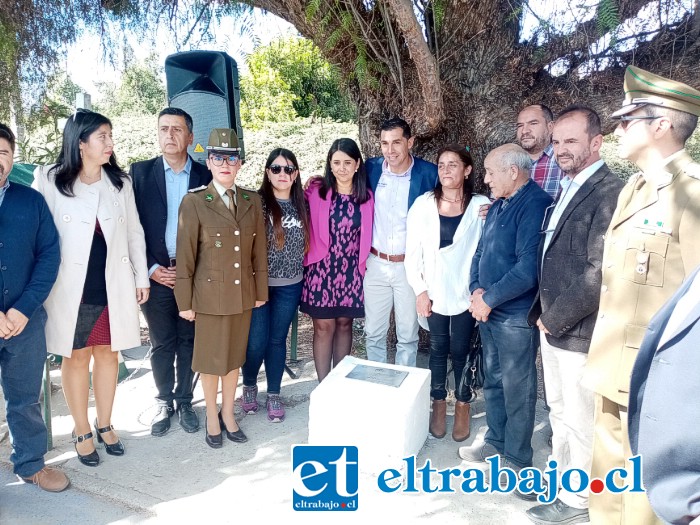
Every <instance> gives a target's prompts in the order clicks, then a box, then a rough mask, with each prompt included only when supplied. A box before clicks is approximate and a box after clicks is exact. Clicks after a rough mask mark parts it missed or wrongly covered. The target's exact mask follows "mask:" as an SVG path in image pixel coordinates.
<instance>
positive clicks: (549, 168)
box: [515, 104, 562, 200]
mask: <svg viewBox="0 0 700 525" xmlns="http://www.w3.org/2000/svg"><path fill="white" fill-rule="evenodd" d="M553 120H554V115H553V114H552V110H551V109H549V108H548V107H547V106H545V105H544V104H535V105H532V106H527V107H525V108H523V109H522V110H521V111H520V113H519V114H518V122H517V125H516V128H515V137H516V141H517V143H518V144H520V146H521V147H522V148H523V149H524V150H525V151H527V153H528V154H529V155H530V158H531V159H532V168H531V169H530V178H531V179H533V180H534V181H535V182H536V183H537V185H538V186H539V187H540V188H542V189H543V190H544V191H546V192H547V193H548V194H549V196H550V197H552V199H554V200H556V198H557V196H558V195H559V190H560V188H561V187H560V186H559V181H560V180H561V178H562V172H561V170H560V169H559V166H558V165H557V163H556V161H555V159H554V153H553V150H552V144H551V143H552V126H553V122H552V121H553Z"/></svg>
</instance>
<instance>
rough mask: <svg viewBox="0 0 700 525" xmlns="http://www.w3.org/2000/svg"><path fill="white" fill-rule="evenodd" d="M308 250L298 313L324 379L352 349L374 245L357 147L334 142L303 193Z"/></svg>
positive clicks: (370, 200)
mask: <svg viewBox="0 0 700 525" xmlns="http://www.w3.org/2000/svg"><path fill="white" fill-rule="evenodd" d="M306 198H307V200H308V202H309V216H310V221H311V223H310V238H309V251H308V253H307V254H306V257H305V258H304V285H303V289H302V293H301V307H300V310H301V311H302V312H304V313H307V314H309V315H310V316H311V318H312V319H313V324H314V339H313V352H314V363H315V365H316V373H317V375H318V380H319V381H322V380H323V379H324V378H325V377H326V376H327V375H328V373H329V372H330V371H331V365H332V366H336V365H337V364H338V363H339V362H340V361H341V360H342V359H343V358H344V357H345V356H346V355H349V354H350V350H351V349H352V321H353V319H355V318H356V317H364V315H365V308H364V295H363V291H362V279H363V277H364V274H365V268H366V262H367V256H368V255H369V250H370V248H371V244H372V219H373V216H374V200H373V198H372V192H371V191H370V190H369V188H368V187H367V174H366V172H365V164H364V161H363V160H362V154H361V153H360V148H358V146H357V144H356V143H355V141H354V140H352V139H347V138H343V139H337V140H336V141H335V142H333V144H332V145H331V148H330V151H329V152H328V157H327V159H326V169H325V174H324V177H323V179H321V180H320V181H313V182H312V184H311V185H310V186H309V189H308V190H306Z"/></svg>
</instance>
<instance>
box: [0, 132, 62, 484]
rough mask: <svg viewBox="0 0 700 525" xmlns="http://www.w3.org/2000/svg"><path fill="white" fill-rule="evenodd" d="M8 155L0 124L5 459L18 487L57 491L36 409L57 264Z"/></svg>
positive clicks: (54, 236)
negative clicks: (7, 447)
mask: <svg viewBox="0 0 700 525" xmlns="http://www.w3.org/2000/svg"><path fill="white" fill-rule="evenodd" d="M14 151H15V136H14V134H13V133H12V131H11V130H10V128H8V127H7V126H6V125H4V124H0V380H1V382H2V389H3V393H4V395H5V406H6V407H7V425H8V426H9V428H10V441H11V443H12V455H11V456H10V459H11V460H12V463H13V465H14V472H15V474H17V475H18V476H19V477H20V478H22V479H23V480H24V481H25V482H27V483H34V484H36V485H38V486H39V487H40V488H42V489H44V490H47V491H49V492H60V491H62V490H64V489H66V488H67V487H68V485H69V484H70V482H69V481H68V478H67V477H66V475H65V474H64V473H63V472H61V471H60V470H57V469H55V468H52V467H47V466H45V464H44V454H46V443H47V439H46V438H47V431H46V425H45V424H44V420H43V419H42V418H41V407H40V405H39V396H40V393H41V380H42V378H43V375H44V363H45V362H46V337H45V335H44V325H45V324H46V311H45V310H44V307H43V304H44V301H45V300H46V298H47V297H48V295H49V292H50V291H51V288H52V287H53V285H54V283H55V282H56V277H57V276H58V266H59V264H60V262H61V256H60V248H59V241H58V232H57V231H56V226H55V225H54V222H53V218H52V217H51V212H50V211H49V208H48V206H47V205H46V201H45V200H44V198H43V197H42V196H41V194H40V193H39V192H37V191H35V190H33V189H32V188H29V187H27V186H23V185H21V184H17V183H12V184H11V183H10V181H9V180H8V178H7V177H8V175H9V174H10V171H11V170H12V158H13V155H14ZM46 395H50V394H49V393H47V394H46Z"/></svg>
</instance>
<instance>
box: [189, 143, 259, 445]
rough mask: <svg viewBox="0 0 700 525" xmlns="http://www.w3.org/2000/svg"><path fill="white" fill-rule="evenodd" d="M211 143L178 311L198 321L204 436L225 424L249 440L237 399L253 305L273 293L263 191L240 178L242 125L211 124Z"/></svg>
mask: <svg viewBox="0 0 700 525" xmlns="http://www.w3.org/2000/svg"><path fill="white" fill-rule="evenodd" d="M207 150H208V155H207V167H208V168H209V170H210V171H211V174H212V177H213V179H212V182H211V183H209V185H208V186H202V187H200V188H196V189H193V190H190V193H188V194H187V195H185V198H184V199H182V204H181V205H180V212H179V220H178V228H177V268H176V279H175V300H176V301H177V305H178V309H179V310H180V317H182V318H183V319H186V320H188V321H192V322H194V323H195V331H194V354H193V357H192V370H194V371H195V372H199V373H200V377H201V379H202V389H203V390H204V402H205V404H206V425H205V426H206V428H205V430H206V431H205V442H206V443H207V445H209V446H210V447H212V448H221V447H222V446H223V439H222V432H223V433H225V434H226V437H227V438H228V439H229V440H230V441H233V442H236V443H243V442H245V441H248V438H247V437H246V435H245V434H244V433H243V431H242V430H241V429H240V427H239V426H238V424H237V423H236V419H235V417H234V414H233V411H234V399H235V395H236V386H237V384H238V369H239V368H240V367H241V366H242V365H243V362H244V361H245V353H246V347H247V345H248V332H249V330H250V317H251V314H252V310H253V308H254V307H259V306H262V305H263V304H264V303H265V301H267V248H266V242H265V224H264V222H263V214H262V204H261V203H260V197H259V196H258V195H257V193H255V192H251V191H247V190H244V189H243V188H239V187H238V186H236V185H235V181H236V175H238V170H239V169H240V166H241V158H240V148H239V146H238V137H237V135H236V131H235V130H232V129H213V130H212V131H211V133H210V135H209V143H208V145H207ZM219 382H221V410H219V408H218V406H217V403H216V398H217V394H218V391H219Z"/></svg>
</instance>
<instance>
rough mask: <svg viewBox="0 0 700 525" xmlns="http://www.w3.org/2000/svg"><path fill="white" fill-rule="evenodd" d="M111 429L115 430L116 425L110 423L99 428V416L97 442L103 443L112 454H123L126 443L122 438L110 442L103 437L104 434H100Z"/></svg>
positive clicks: (96, 430) (96, 429) (107, 451)
mask: <svg viewBox="0 0 700 525" xmlns="http://www.w3.org/2000/svg"><path fill="white" fill-rule="evenodd" d="M111 430H114V427H113V426H112V425H109V426H108V427H103V428H97V418H95V432H97V442H98V443H103V444H104V446H105V452H106V453H107V454H109V455H111V456H123V455H124V452H125V449H124V445H123V444H122V442H121V441H120V440H117V442H116V443H113V444H111V445H110V444H109V443H107V442H106V441H105V440H103V439H102V436H101V435H100V434H104V433H105V432H109V431H111Z"/></svg>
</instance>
